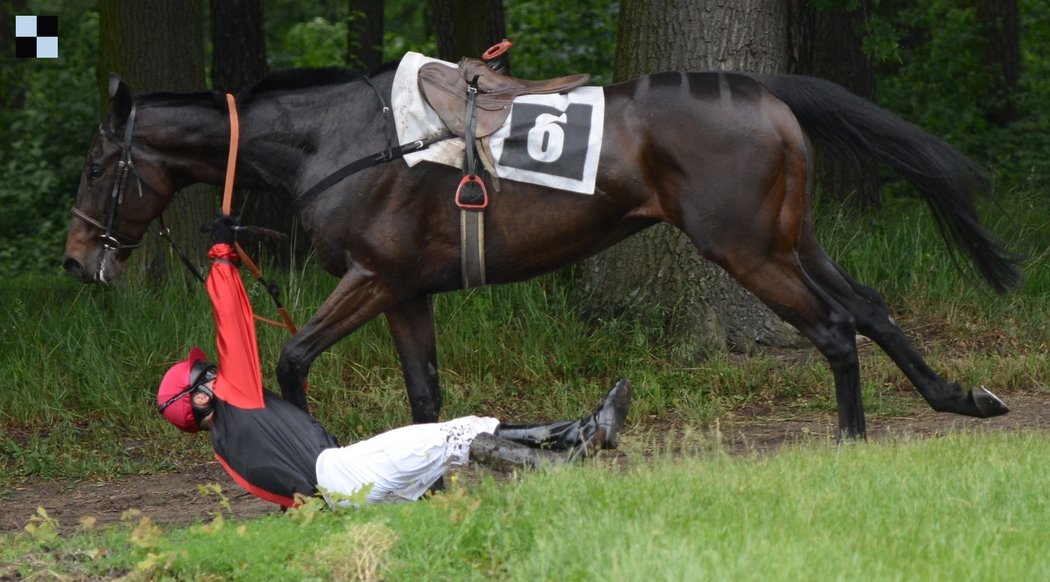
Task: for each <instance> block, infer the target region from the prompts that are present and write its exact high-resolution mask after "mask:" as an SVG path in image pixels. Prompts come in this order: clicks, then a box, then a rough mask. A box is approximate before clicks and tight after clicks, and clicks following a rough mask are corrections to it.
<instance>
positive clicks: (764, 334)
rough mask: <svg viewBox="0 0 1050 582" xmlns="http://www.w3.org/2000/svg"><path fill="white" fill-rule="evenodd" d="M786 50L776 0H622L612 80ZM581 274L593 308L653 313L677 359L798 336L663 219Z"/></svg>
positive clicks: (747, 63) (744, 67) (725, 64)
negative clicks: (663, 324) (647, 309)
mask: <svg viewBox="0 0 1050 582" xmlns="http://www.w3.org/2000/svg"><path fill="white" fill-rule="evenodd" d="M787 47H788V10H787V5H786V3H784V2H782V1H781V0H746V1H744V0H733V1H730V0H697V1H694V2H678V1H676V0H624V1H623V2H622V4H621V12H620V29H619V43H618V49H617V54H616V69H615V73H614V76H615V78H616V79H628V78H631V77H636V76H638V75H641V74H643V73H649V72H654V71H660V70H671V69H676V70H691V71H703V70H711V69H722V70H741V71H755V72H775V71H783V70H785V69H786V68H787V65H788V51H787ZM698 139H703V137H702V136H698ZM577 277H578V287H579V289H580V291H581V292H582V293H583V294H584V296H585V297H586V298H587V302H588V304H589V305H590V307H589V309H590V310H593V311H594V312H596V313H609V312H619V311H622V310H624V309H628V308H638V307H643V308H649V309H651V310H652V311H651V313H652V314H654V315H656V316H658V317H659V318H660V319H661V320H662V321H663V322H664V323H665V325H666V327H667V331H668V335H669V337H671V339H672V341H673V342H674V344H675V345H676V346H678V347H677V348H676V350H677V354H676V355H677V356H679V357H680V358H683V359H686V360H691V359H693V358H695V357H696V356H698V355H701V354H703V353H705V352H709V351H711V350H718V349H724V348H725V347H727V346H729V347H732V348H736V349H747V348H749V347H751V346H753V345H754V344H756V343H758V344H776V345H783V344H787V343H794V342H797V341H798V338H799V336H798V334H797V333H795V332H794V330H793V329H792V328H790V327H788V326H787V324H785V323H783V322H782V321H781V320H780V319H779V318H777V317H776V316H775V315H773V314H772V312H770V311H769V310H768V308H766V307H765V306H764V305H762V304H761V303H759V301H758V300H757V299H755V298H754V296H753V295H751V294H750V293H748V292H747V291H745V290H743V288H741V287H740V286H739V285H737V284H736V283H735V282H734V281H732V280H731V279H730V278H729V276H728V275H726V274H725V272H723V271H722V270H721V269H719V268H718V267H716V266H715V265H713V264H711V263H708V262H706V261H704V260H703V259H701V258H700V256H699V255H698V254H697V252H696V249H695V247H693V245H692V244H691V243H690V242H689V241H688V240H687V239H686V237H685V236H684V235H682V234H681V233H679V232H678V231H677V230H674V229H672V228H671V227H668V226H665V225H659V226H657V227H654V228H651V229H648V230H647V231H644V232H642V233H640V234H639V235H636V236H634V237H631V238H629V239H627V240H626V241H624V242H622V243H620V244H619V245H617V246H615V247H613V248H612V249H610V250H608V251H606V252H604V253H602V254H600V255H598V256H597V257H595V258H593V259H591V260H589V261H587V262H586V263H585V264H584V265H582V266H581V267H580V268H579V269H578V270H577Z"/></svg>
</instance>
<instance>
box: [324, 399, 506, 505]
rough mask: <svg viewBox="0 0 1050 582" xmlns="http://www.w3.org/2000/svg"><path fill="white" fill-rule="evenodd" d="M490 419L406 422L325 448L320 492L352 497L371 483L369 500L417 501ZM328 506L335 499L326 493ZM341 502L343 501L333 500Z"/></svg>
mask: <svg viewBox="0 0 1050 582" xmlns="http://www.w3.org/2000/svg"><path fill="white" fill-rule="evenodd" d="M497 425H499V421H498V420H497V419H495V418H490V417H480V416H464V417H462V418H456V419H453V420H450V421H448V422H439V423H430V424H410V425H408V426H404V427H401V428H396V429H394V430H391V431H387V432H384V433H382V434H379V435H376V436H374V437H372V438H370V439H368V440H364V441H361V442H357V443H354V444H352V445H349V446H345V447H340V448H333V449H326V450H324V451H322V452H321V454H320V455H319V456H318V457H317V484H318V485H319V489H320V490H321V491H322V492H334V493H342V494H345V495H351V494H353V493H355V492H357V491H358V490H359V489H361V488H362V487H364V486H365V485H372V490H371V491H370V492H369V493H368V502H369V503H380V502H393V501H405V500H413V499H419V498H420V497H421V496H422V495H423V493H425V492H426V490H427V489H428V488H429V487H430V486H431V485H433V484H434V482H435V481H437V480H438V479H439V478H440V477H441V476H442V475H444V474H445V472H447V471H448V469H449V467H450V466H452V465H463V464H465V463H466V462H467V460H468V459H469V456H470V443H471V441H473V440H474V437H476V436H477V435H479V434H481V433H483V432H488V433H491V432H495V430H496V426H497ZM325 499H326V500H327V501H328V503H329V504H330V505H334V504H336V503H337V502H336V501H335V500H333V499H332V498H331V496H329V495H327V494H326V495H325ZM338 504H339V505H346V503H338Z"/></svg>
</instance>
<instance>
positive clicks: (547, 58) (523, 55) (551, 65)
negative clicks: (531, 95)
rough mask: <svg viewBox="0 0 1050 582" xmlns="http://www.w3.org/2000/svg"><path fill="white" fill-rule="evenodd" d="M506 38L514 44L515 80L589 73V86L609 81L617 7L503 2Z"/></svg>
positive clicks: (580, 1) (595, 1)
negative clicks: (569, 7)
mask: <svg viewBox="0 0 1050 582" xmlns="http://www.w3.org/2000/svg"><path fill="white" fill-rule="evenodd" d="M504 10H505V14H506V20H507V35H508V36H509V37H510V40H511V41H512V42H514V44H515V48H513V49H512V50H511V53H510V54H511V57H510V59H511V61H510V62H511V68H512V72H513V74H514V75H515V76H518V77H522V78H526V79H542V78H548V77H556V76H561V75H570V74H575V73H590V74H591V81H590V84H594V85H606V84H608V83H610V82H611V81H612V71H613V58H614V57H615V55H616V26H617V18H618V16H619V12H620V4H619V2H608V1H606V0H576V1H575V2H573V3H572V8H571V9H566V5H563V4H555V3H544V2H529V1H525V0H505V1H504Z"/></svg>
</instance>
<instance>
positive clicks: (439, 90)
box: [419, 58, 591, 139]
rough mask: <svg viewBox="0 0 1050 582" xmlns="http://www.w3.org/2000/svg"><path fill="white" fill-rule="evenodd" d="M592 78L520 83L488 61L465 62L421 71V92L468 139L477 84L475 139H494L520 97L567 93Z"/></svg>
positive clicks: (450, 126)
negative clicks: (470, 93)
mask: <svg viewBox="0 0 1050 582" xmlns="http://www.w3.org/2000/svg"><path fill="white" fill-rule="evenodd" d="M590 78H591V76H590V75H588V74H580V75H570V76H567V77H558V78H556V79H547V80H544V81H527V80H524V79H516V78H514V77H509V76H507V75H504V74H502V73H499V72H497V71H496V70H494V69H493V68H491V67H490V66H489V65H488V64H486V63H485V62H484V61H481V60H479V59H472V58H465V59H463V60H461V61H460V62H459V68H458V69H457V68H455V67H450V66H448V65H444V64H441V63H427V64H425V65H423V66H422V67H420V68H419V90H420V93H422V94H423V98H424V99H425V100H426V102H427V103H428V104H429V105H430V107H431V108H433V109H434V112H435V113H437V115H438V117H440V118H441V121H442V122H444V124H445V125H446V126H447V127H448V129H449V130H450V131H451V132H452V133H454V134H456V135H457V136H459V137H464V138H465V137H466V134H467V123H468V120H467V116H468V115H469V114H470V112H469V111H468V107H467V104H468V101H467V93H468V92H467V88H468V87H469V86H470V85H471V84H472V83H476V84H477V95H476V96H475V98H474V108H473V109H474V111H473V115H474V117H475V119H474V125H475V127H474V137H475V138H477V139H480V138H483V137H487V136H489V135H492V133H494V132H495V131H496V130H497V129H499V128H500V126H502V125H503V123H504V122H505V121H506V120H507V116H508V115H510V104H511V101H513V100H514V98H515V97H517V96H519V95H537V94H548V93H567V92H569V91H571V90H573V89H575V88H576V87H579V86H580V85H583V84H584V83H586V82H587V80H588V79H590Z"/></svg>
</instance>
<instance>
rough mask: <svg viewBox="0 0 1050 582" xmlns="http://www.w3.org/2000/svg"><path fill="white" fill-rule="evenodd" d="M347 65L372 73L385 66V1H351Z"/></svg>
mask: <svg viewBox="0 0 1050 582" xmlns="http://www.w3.org/2000/svg"><path fill="white" fill-rule="evenodd" d="M347 35H348V36H349V38H347V47H348V54H347V59H346V64H347V65H348V66H349V67H350V68H352V69H359V70H363V71H371V70H372V69H374V68H376V67H378V66H379V65H381V64H383V0H350V26H348V27H347Z"/></svg>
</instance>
